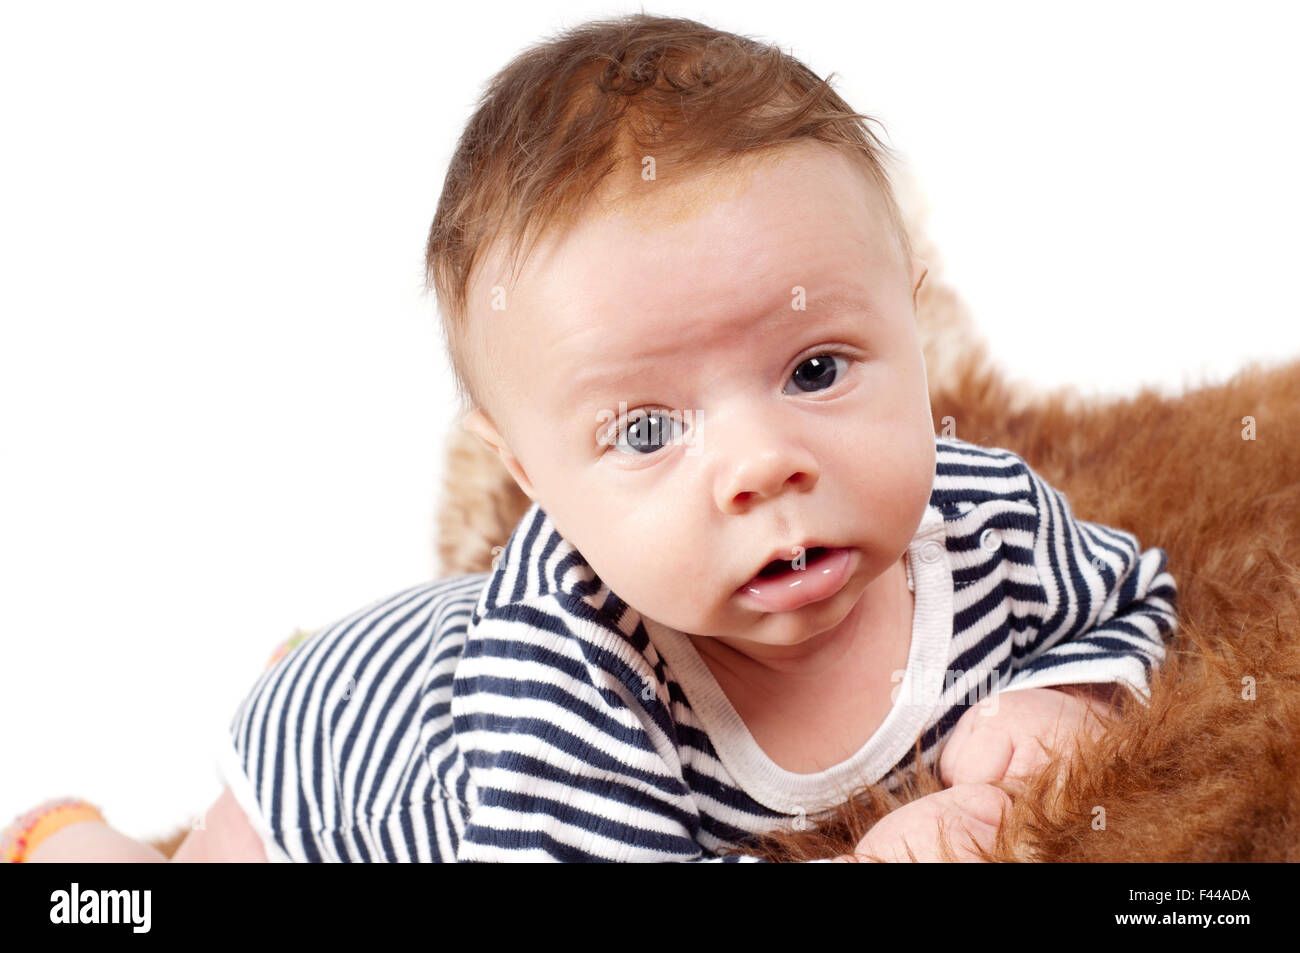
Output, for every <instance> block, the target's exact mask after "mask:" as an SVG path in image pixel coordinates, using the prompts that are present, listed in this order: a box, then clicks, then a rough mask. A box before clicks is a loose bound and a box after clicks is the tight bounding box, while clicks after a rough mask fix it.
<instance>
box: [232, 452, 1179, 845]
mask: <svg viewBox="0 0 1300 953" xmlns="http://www.w3.org/2000/svg"><path fill="white" fill-rule="evenodd" d="M930 504H931V506H932V507H934V508H935V509H936V510H937V511H938V512H939V513H940V514H942V517H943V530H944V543H945V557H946V560H947V565H948V567H949V569H950V571H951V579H952V585H953V592H952V606H953V624H952V639H951V652H950V656H949V671H950V673H951V677H950V678H949V679H947V680H946V681H945V684H944V687H943V690H942V694H941V695H940V697H939V698H937V699H935V700H934V706H933V709H932V713H931V717H930V718H929V721H928V723H927V727H926V729H925V730H924V731H923V732H922V735H921V737H920V739H919V741H920V749H921V755H922V757H923V759H924V760H925V761H926V762H927V763H930V764H933V763H934V761H935V760H936V759H937V757H938V754H939V751H940V749H941V745H942V742H943V740H944V739H945V738H946V737H947V735H948V733H949V732H950V731H951V729H952V727H953V726H954V725H955V724H956V722H957V720H958V719H959V718H960V717H961V714H962V712H964V711H965V710H966V708H967V707H968V706H969V705H970V704H973V703H974V702H975V701H976V700H978V698H979V697H981V695H980V692H979V690H978V689H977V688H976V687H975V685H976V683H977V682H979V681H980V680H982V679H985V678H987V677H989V673H991V674H992V678H993V679H994V680H995V684H996V685H997V686H998V690H1010V689H1019V688H1029V687H1036V686H1047V685H1060V684H1070V683H1077V682H1113V681H1121V682H1125V683H1127V684H1129V685H1130V686H1132V687H1133V688H1134V689H1135V690H1136V691H1137V692H1138V693H1139V694H1143V693H1145V691H1146V686H1147V673H1148V672H1149V670H1150V668H1151V666H1153V665H1158V664H1159V663H1160V662H1161V660H1163V658H1164V652H1165V649H1164V644H1163V643H1164V640H1165V639H1167V638H1169V637H1170V636H1172V634H1173V631H1174V626H1175V610H1174V605H1175V587H1174V582H1173V579H1172V577H1171V576H1170V575H1169V574H1168V573H1167V572H1165V554H1164V552H1163V551H1162V550H1159V549H1149V550H1147V551H1146V552H1140V550H1139V547H1138V545H1137V541H1136V539H1135V538H1134V537H1133V536H1132V534H1130V533H1126V532H1123V531H1119V530H1115V529H1110V528H1108V527H1103V526H1099V525H1097V524H1092V523H1086V522H1083V521H1078V520H1076V519H1075V518H1074V516H1073V514H1072V512H1071V510H1070V507H1069V505H1068V503H1067V502H1066V500H1065V498H1064V497H1063V496H1062V495H1061V494H1059V493H1058V492H1057V491H1056V490H1054V489H1052V488H1051V487H1049V486H1048V485H1047V484H1046V483H1044V482H1043V481H1042V480H1041V478H1039V477H1038V476H1037V474H1035V473H1033V471H1032V470H1031V469H1030V468H1029V467H1028V466H1027V465H1026V464H1025V462H1024V461H1023V460H1022V459H1021V458H1020V457H1018V456H1017V455H1015V454H1014V453H1012V452H1010V451H1007V450H1001V449H989V448H983V447H978V446H975V445H973V444H969V443H966V442H964V441H961V440H957V439H955V438H947V437H937V438H936V472H935V480H934V487H933V491H932V494H931V500H930ZM230 731H231V737H232V741H233V746H234V751H235V754H236V756H237V757H236V760H237V762H238V764H239V766H240V767H241V768H242V772H243V774H244V775H246V776H247V780H248V782H251V790H252V791H253V792H254V797H255V800H256V804H257V807H258V809H259V810H260V814H261V817H260V818H259V819H258V820H260V821H261V822H263V823H265V825H266V826H267V827H268V828H269V831H270V834H271V836H272V837H273V838H274V841H275V844H276V845H277V846H278V847H280V848H282V849H283V850H284V852H285V853H286V854H287V855H288V857H289V859H291V860H294V861H322V860H330V861H441V862H469V861H499V860H561V861H590V860H603V861H710V862H751V861H754V860H755V858H751V857H742V856H737V855H722V856H720V855H719V854H720V852H721V851H723V850H725V849H726V848H728V847H734V846H735V845H736V844H737V843H738V842H740V841H741V840H742V839H743V838H744V837H745V836H746V835H748V834H752V833H757V832H762V831H768V830H771V829H773V828H775V827H778V826H787V825H789V823H790V821H791V818H790V816H789V815H788V814H786V813H783V812H780V811H775V810H773V809H771V808H769V807H766V806H764V805H763V804H760V803H759V802H758V801H756V800H755V799H754V798H753V797H751V796H750V794H748V793H747V792H746V791H744V790H742V789H741V788H740V787H739V786H738V784H737V783H736V781H735V779H734V778H733V777H732V776H731V774H730V773H729V772H728V770H727V769H726V767H725V766H724V765H723V763H722V761H721V760H720V759H719V757H718V754H717V750H716V749H715V747H714V744H713V740H712V739H710V737H709V735H708V733H707V732H706V731H705V730H704V729H703V725H702V723H701V721H700V719H699V718H698V717H697V716H696V713H695V712H694V711H693V710H692V709H691V705H690V702H689V701H688V699H687V696H686V694H685V692H684V691H683V689H682V686H681V684H680V683H679V681H678V679H677V677H676V676H675V675H674V672H673V670H672V668H671V667H670V666H669V665H668V664H667V662H666V661H665V659H664V658H663V656H662V655H660V653H659V652H658V651H657V650H656V648H655V646H654V644H652V642H651V641H650V639H649V638H648V636H647V632H646V627H645V625H644V624H643V622H642V619H641V617H640V615H639V614H638V613H637V612H636V611H635V610H634V609H632V608H631V607H629V606H628V605H627V604H626V603H624V602H623V601H622V600H621V599H619V598H618V597H617V596H616V595H614V593H612V592H611V591H610V590H609V589H608V587H606V586H605V585H604V584H603V583H602V582H601V580H600V579H599V577H598V576H597V575H596V574H595V572H594V571H593V569H592V567H590V566H589V565H588V564H587V563H586V561H585V560H584V559H583V558H582V557H581V555H580V554H579V553H578V552H577V551H576V550H575V549H574V548H573V547H572V546H571V545H570V544H569V543H568V542H567V541H566V540H564V539H563V538H562V537H561V536H560V535H559V534H558V533H557V532H556V531H555V529H554V527H553V525H552V524H551V523H550V520H549V519H548V518H547V516H546V514H545V513H544V512H543V511H542V510H540V509H539V508H538V507H537V506H536V505H534V506H533V507H532V508H530V510H529V511H528V513H527V514H525V516H524V518H523V519H522V520H521V521H520V523H519V525H518V526H517V527H516V528H515V530H514V532H513V533H512V535H511V537H510V540H509V541H508V543H507V545H506V547H505V549H504V551H503V552H502V553H501V555H500V556H499V557H498V562H497V564H496V566H495V567H494V569H493V571H492V572H490V573H478V574H475V575H467V576H455V577H450V578H447V579H442V580H437V581H435V582H432V583H428V584H425V585H422V586H417V587H414V588H411V589H407V590H405V591H403V592H400V593H398V594H396V595H394V596H392V597H391V598H388V599H385V600H381V601H378V602H375V603H373V604H371V605H370V606H367V607H366V608H364V609H362V610H360V611H359V612H357V613H354V614H352V615H350V616H348V617H347V618H345V619H342V620H340V621H339V622H337V623H335V624H334V625H332V626H329V627H328V628H326V629H324V630H322V631H321V632H320V633H318V634H317V635H316V636H314V637H313V638H311V639H310V640H308V641H307V642H304V643H303V644H301V645H299V646H298V647H297V648H296V649H294V650H293V651H292V652H291V653H289V655H287V656H286V657H284V658H283V659H281V660H280V661H279V662H277V663H276V665H275V666H273V667H272V668H271V669H270V670H269V671H268V672H266V673H265V674H264V675H263V677H262V678H261V679H260V680H259V682H258V683H257V685H255V686H254V688H253V691H252V692H251V693H250V695H249V696H248V697H247V699H246V700H245V701H244V703H243V704H242V705H241V706H240V709H239V711H238V712H237V713H236V715H235V718H234V719H233V720H232V722H231V724H230ZM915 753H916V748H915V747H914V748H913V750H912V751H911V752H909V753H908V755H907V756H905V757H904V758H903V759H902V760H900V761H899V762H898V764H897V765H896V766H895V768H894V769H892V770H891V771H890V772H889V773H888V775H887V777H885V778H884V779H880V778H863V779H862V781H863V783H866V782H872V781H880V780H883V781H884V782H885V783H886V784H888V785H891V786H892V784H894V783H896V782H897V781H899V780H901V777H902V775H903V773H904V772H905V771H906V770H907V768H908V767H909V765H910V762H911V760H912V758H913V757H914V755H915ZM232 783H233V782H232Z"/></svg>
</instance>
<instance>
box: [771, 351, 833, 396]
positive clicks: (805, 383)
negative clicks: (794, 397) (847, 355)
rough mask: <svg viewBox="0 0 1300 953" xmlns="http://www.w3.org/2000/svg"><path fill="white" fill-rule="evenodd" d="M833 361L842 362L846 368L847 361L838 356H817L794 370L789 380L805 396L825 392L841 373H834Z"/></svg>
mask: <svg viewBox="0 0 1300 953" xmlns="http://www.w3.org/2000/svg"><path fill="white" fill-rule="evenodd" d="M834 361H844V363H845V365H846V366H847V364H848V361H845V360H844V358H842V357H840V356H839V355H838V354H818V355H816V356H815V357H810V358H808V360H806V361H804V362H803V363H802V364H800V365H799V366H798V367H797V368H795V371H794V374H793V375H792V376H791V377H790V380H791V381H792V382H794V383H796V384H798V386H799V388H800V389H801V390H802V391H803V393H805V394H807V393H810V392H812V391H819V390H825V389H826V388H827V387H830V386H831V385H832V384H834V383H835V381H836V380H838V379H839V375H840V373H841V372H838V371H836V369H835V364H834V363H833V362H834ZM785 393H787V394H788V393H790V391H789V390H787V391H785Z"/></svg>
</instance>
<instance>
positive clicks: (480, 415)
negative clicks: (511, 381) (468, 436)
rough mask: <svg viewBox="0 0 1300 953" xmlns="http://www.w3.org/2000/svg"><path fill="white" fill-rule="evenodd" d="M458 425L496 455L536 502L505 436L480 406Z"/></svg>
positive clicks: (526, 475) (525, 493)
mask: <svg viewBox="0 0 1300 953" xmlns="http://www.w3.org/2000/svg"><path fill="white" fill-rule="evenodd" d="M460 426H461V429H462V430H467V431H469V432H470V433H472V434H474V435H475V436H476V437H478V438H479V439H480V440H482V441H483V444H484V446H486V447H487V448H488V449H489V450H491V451H492V452H493V453H495V454H496V455H497V458H498V459H499V460H500V461H501V463H502V465H504V466H505V468H506V470H507V471H509V473H510V476H511V477H512V478H513V479H514V481H515V483H517V484H518V485H519V489H521V490H523V491H524V495H525V496H527V497H528V498H529V499H530V500H532V501H533V502H537V497H536V496H535V495H534V490H533V483H532V481H531V480H529V479H528V474H527V473H525V472H524V468H523V466H522V465H521V464H520V463H519V460H518V458H517V457H515V455H514V454H513V453H512V452H511V450H510V446H509V444H507V443H506V440H505V437H503V436H501V433H500V431H498V430H497V428H496V425H495V424H493V423H492V420H491V418H489V417H488V415H487V414H485V413H484V412H483V410H482V408H478V407H476V408H474V409H473V410H471V411H470V412H469V413H468V414H466V415H465V416H464V418H462V420H461V422H460Z"/></svg>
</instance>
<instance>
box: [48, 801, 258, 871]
mask: <svg viewBox="0 0 1300 953" xmlns="http://www.w3.org/2000/svg"><path fill="white" fill-rule="evenodd" d="M170 859H171V861H173V862H175V863H214V862H234V863H265V862H266V851H265V850H263V848H262V841H261V838H259V837H258V836H257V832H256V831H255V830H253V826H252V825H251V824H250V823H249V822H248V818H247V817H245V816H244V812H243V811H242V810H240V808H239V805H238V803H236V801H235V797H234V795H233V794H232V793H231V791H230V788H226V789H225V790H223V791H222V792H221V796H220V797H219V798H217V801H216V803H215V804H213V805H212V807H210V808H208V811H207V813H206V814H204V816H203V826H202V827H200V828H198V829H196V830H193V831H191V832H190V833H189V835H188V836H187V837H186V838H185V840H184V841H182V842H181V845H180V846H179V847H178V848H176V853H175V854H173V855H172V857H171V858H170ZM167 860H168V858H167V857H165V856H163V854H162V853H161V852H160V851H159V850H157V849H156V848H154V847H151V846H150V845H148V844H144V843H141V842H140V841H137V840H132V839H131V838H130V837H127V836H126V835H125V834H123V833H121V832H120V831H117V830H115V829H113V828H112V827H110V826H109V825H108V824H106V823H103V822H102V821H79V822H78V823H76V824H69V825H68V826H67V827H64V828H61V829H59V830H57V831H55V832H54V833H53V834H51V835H50V836H49V837H47V838H45V839H44V840H42V841H41V842H40V843H39V844H37V845H36V847H35V848H33V849H32V851H31V853H29V854H28V856H27V862H28V863H33V864H40V863H63V862H74V863H160V862H166V861H167Z"/></svg>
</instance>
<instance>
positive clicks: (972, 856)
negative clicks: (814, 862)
mask: <svg viewBox="0 0 1300 953" xmlns="http://www.w3.org/2000/svg"><path fill="white" fill-rule="evenodd" d="M1010 803H1011V799H1010V798H1009V797H1008V796H1007V795H1006V794H1005V793H1004V792H1002V791H1000V790H998V789H997V788H995V787H994V786H993V785H991V784H958V785H955V786H954V787H950V788H944V789H943V790H942V791H936V792H935V793H934V794H927V795H926V796H925V797H921V798H917V799H916V800H915V801H910V802H908V803H907V804H904V805H903V806H902V807H900V808H898V809H897V810H895V811H891V812H890V813H888V814H886V815H885V816H884V817H882V818H881V819H880V820H879V821H877V822H876V825H875V826H874V827H872V828H871V830H869V831H867V833H866V836H865V837H863V838H862V840H860V841H859V842H858V846H857V847H856V848H854V854H855V855H856V857H855V856H850V855H844V856H841V857H837V858H835V859H836V860H840V861H850V860H858V861H868V860H882V861H888V862H893V863H907V862H908V861H910V860H912V857H909V856H908V848H909V847H910V848H911V850H912V854H913V855H914V856H915V859H916V860H917V861H918V862H920V863H936V862H939V861H944V860H950V859H951V860H957V861H979V860H980V859H981V858H980V856H979V854H978V853H977V851H976V850H975V848H974V847H973V846H972V841H973V842H974V843H975V844H978V845H979V846H980V847H983V848H984V849H985V850H992V847H993V839H994V837H996V835H997V830H998V826H999V824H1000V822H1001V814H1002V810H1003V808H1004V807H1007V806H1009V805H1010ZM941 835H942V836H944V837H946V838H947V841H948V845H949V847H950V848H951V849H952V856H951V857H944V856H943V855H942V854H941V853H940V850H939V842H940V839H941Z"/></svg>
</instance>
